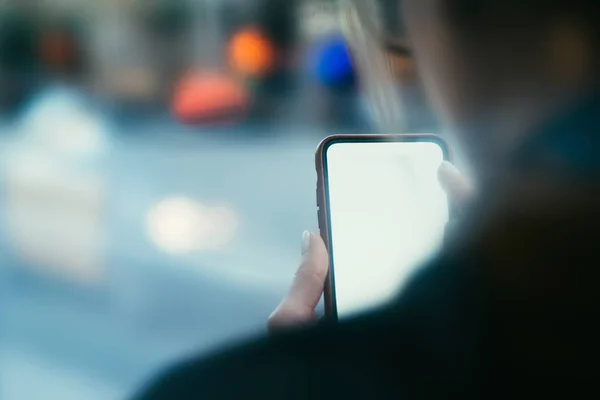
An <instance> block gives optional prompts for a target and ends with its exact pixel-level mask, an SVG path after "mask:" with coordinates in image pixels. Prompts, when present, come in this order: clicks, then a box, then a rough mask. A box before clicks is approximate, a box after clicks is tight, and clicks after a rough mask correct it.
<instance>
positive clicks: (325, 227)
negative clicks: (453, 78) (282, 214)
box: [315, 134, 453, 320]
mask: <svg viewBox="0 0 600 400" xmlns="http://www.w3.org/2000/svg"><path fill="white" fill-rule="evenodd" d="M382 142H392V143H398V142H401V143H402V142H404V143H415V142H427V143H435V144H437V145H438V146H440V148H441V149H442V152H443V154H444V160H445V161H450V162H452V153H451V151H450V148H449V147H448V144H447V142H446V141H445V140H444V139H442V138H441V137H440V136H438V135H435V134H377V135H332V136H328V137H326V138H325V139H323V140H322V141H321V143H320V144H319V146H318V147H317V150H316V152H315V169H316V171H317V217H318V220H319V231H320V234H321V237H322V238H323V241H324V242H325V246H326V247H327V249H328V250H329V248H330V244H331V230H330V228H331V221H330V213H329V200H328V199H329V183H328V182H327V179H326V177H327V163H326V155H327V150H328V149H329V147H330V146H332V145H334V144H336V143H382ZM448 206H449V212H450V218H452V214H453V212H452V209H453V207H452V205H451V204H450V203H449V205H448ZM328 257H329V271H328V273H327V278H326V280H325V288H324V302H325V317H326V318H329V319H333V320H337V319H338V314H337V305H336V298H335V267H334V266H333V260H332V259H333V256H332V254H331V252H330V251H329V256H328Z"/></svg>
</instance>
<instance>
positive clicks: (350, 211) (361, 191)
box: [316, 135, 450, 318]
mask: <svg viewBox="0 0 600 400" xmlns="http://www.w3.org/2000/svg"><path fill="white" fill-rule="evenodd" d="M449 158H450V154H449V151H448V148H447V146H446V144H445V143H444V141H443V140H441V139H440V138H439V137H437V136H435V135H385V136H381V135H379V136H374V135H368V136H332V137H329V138H327V139H326V140H324V141H323V143H322V144H321V145H320V146H319V149H318V150H317V154H316V166H317V172H318V175H319V183H318V196H317V197H318V206H319V222H320V229H321V235H322V237H323V239H324V240H325V242H326V244H327V247H328V249H329V277H328V279H327V282H326V284H325V310H326V314H327V315H328V316H330V317H334V318H336V317H340V318H344V317H349V316H352V315H354V314H357V313H361V312H364V311H368V310H370V309H372V308H375V307H378V306H380V305H382V304H384V303H386V302H387V301H389V300H391V299H392V298H393V297H395V296H396V295H397V293H398V292H399V291H400V290H401V289H402V286H403V284H404V283H405V282H406V281H407V279H408V278H409V277H410V276H411V275H412V274H413V273H414V272H415V270H416V269H417V268H418V267H420V266H421V265H423V264H424V263H425V262H426V261H427V259H428V258H430V257H432V256H433V255H434V254H435V253H436V252H437V251H438V250H439V248H440V247H441V244H442V241H443V236H444V231H445V226H446V224H447V222H448V220H449V212H450V210H449V205H448V200H447V196H446V194H445V192H444V190H443V188H442V186H441V185H440V182H439V180H438V178H437V175H438V169H439V168H440V165H442V163H443V162H444V161H447V160H449Z"/></svg>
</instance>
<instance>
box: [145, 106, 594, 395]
mask: <svg viewBox="0 0 600 400" xmlns="http://www.w3.org/2000/svg"><path fill="white" fill-rule="evenodd" d="M596 99H597V98H594V99H593V100H591V101H587V102H586V103H585V104H582V105H579V106H578V107H577V108H576V109H575V110H571V111H570V112H569V113H568V115H565V116H564V117H562V118H558V119H557V120H556V121H555V122H553V123H552V124H549V125H548V126H547V127H545V128H544V129H542V130H541V131H540V133H539V134H536V135H533V137H534V140H532V142H531V143H526V144H524V145H523V147H522V151H521V152H519V154H517V156H516V157H515V159H514V160H513V162H512V163H511V164H510V165H509V166H508V167H507V170H506V171H505V172H504V173H503V174H502V175H501V176H500V177H498V178H496V179H494V180H492V181H490V182H488V183H487V186H486V187H484V188H482V193H485V195H484V196H481V197H480V198H479V199H478V201H477V203H476V206H475V207H474V208H473V209H472V210H471V212H470V215H469V217H468V218H467V219H466V220H465V222H464V224H465V225H466V226H465V227H464V228H463V229H461V232H464V234H462V235H461V236H457V237H455V238H454V239H453V240H451V241H450V243H449V245H448V247H447V249H446V250H445V251H444V252H443V254H441V255H440V256H439V258H438V259H437V260H436V261H434V262H433V263H431V265H429V266H427V267H426V268H423V269H422V271H421V272H420V273H419V274H418V275H417V276H415V277H414V279H413V281H412V283H411V284H410V285H408V287H407V289H406V290H405V291H404V293H403V294H402V295H401V297H400V298H399V299H398V300H397V301H395V302H394V303H393V304H391V305H390V306H388V307H387V308H385V309H382V310H379V311H378V312H374V313H371V314H368V315H365V316H362V317H360V318H357V319H355V320H352V321H349V322H344V323H340V324H331V325H323V326H319V327H315V328H311V329H305V330H302V331H297V332H289V333H285V334H281V335H279V336H275V337H271V338H264V339H260V340H257V341H255V342H253V343H249V344H247V345H246V346H243V347H240V348H236V349H232V350H229V351H225V352H222V353H220V354H217V355H215V356H213V357H210V358H207V359H201V360H191V361H188V362H186V363H184V364H182V365H179V366H177V367H175V368H174V369H171V370H170V371H168V372H167V373H166V374H164V375H163V376H162V377H160V379H158V380H157V381H156V382H154V383H153V384H152V385H151V386H150V387H149V388H146V389H145V390H144V391H143V392H142V393H143V394H142V395H141V396H140V397H141V398H146V399H188V398H193V399H265V400H266V399H280V398H281V399H335V398H340V399H359V398H360V399H385V398H401V399H414V398H461V399H464V398H490V397H498V398H499V397H503V398H506V397H522V396H523V395H525V394H526V393H527V394H528V395H532V396H535V398H540V397H542V396H545V395H547V394H553V395H555V394H557V393H563V392H562V391H563V390H567V392H564V394H568V395H569V397H572V396H573V395H575V392H579V391H580V390H584V389H585V388H593V387H594V385H595V384H596V382H600V368H599V367H598V365H597V362H598V360H600V351H599V349H598V343H599V342H600V320H598V318H600V313H599V311H600V279H598V278H599V277H600V259H599V258H598V253H599V251H598V250H600V156H599V155H598V152H599V151H600V102H599V101H597V100H596Z"/></svg>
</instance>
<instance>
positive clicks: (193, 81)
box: [173, 71, 249, 122]
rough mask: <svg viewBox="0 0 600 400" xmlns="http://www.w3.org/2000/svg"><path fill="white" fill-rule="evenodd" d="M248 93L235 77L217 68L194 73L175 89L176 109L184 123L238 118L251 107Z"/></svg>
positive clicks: (174, 102) (174, 106) (174, 104)
mask: <svg viewBox="0 0 600 400" xmlns="http://www.w3.org/2000/svg"><path fill="white" fill-rule="evenodd" d="M248 102H249V100H248V94H247V92H246V90H245V89H244V87H243V86H242V85H240V84H239V83H238V82H236V81H235V80H234V79H232V78H230V77H228V76H227V75H224V74H222V73H219V72H217V71H199V72H192V73H189V74H188V75H187V76H185V77H184V78H183V79H182V80H181V81H180V83H179V85H178V86H177V88H176V90H175V97H174V101H173V112H174V113H175V115H176V116H177V118H178V119H180V120H182V121H184V122H202V121H213V122H214V121H220V120H223V119H227V120H231V119H237V118H239V117H241V116H243V115H244V113H245V110H246V109H247V107H248Z"/></svg>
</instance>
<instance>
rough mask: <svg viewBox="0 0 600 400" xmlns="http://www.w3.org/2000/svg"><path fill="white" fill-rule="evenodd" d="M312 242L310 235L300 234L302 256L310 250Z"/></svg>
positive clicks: (305, 232) (307, 232) (306, 232)
mask: <svg viewBox="0 0 600 400" xmlns="http://www.w3.org/2000/svg"><path fill="white" fill-rule="evenodd" d="M311 242H312V233H310V232H309V231H304V232H303V233H302V255H303V256H304V255H306V253H308V251H309V250H310V244H311Z"/></svg>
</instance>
